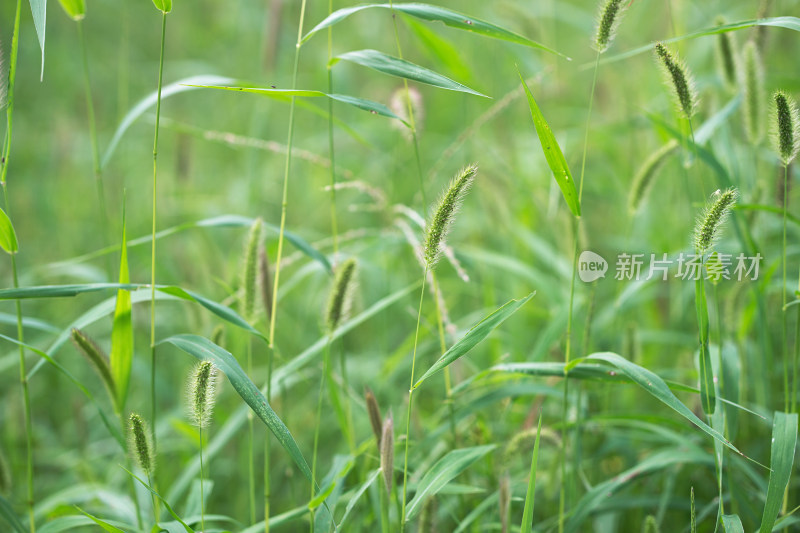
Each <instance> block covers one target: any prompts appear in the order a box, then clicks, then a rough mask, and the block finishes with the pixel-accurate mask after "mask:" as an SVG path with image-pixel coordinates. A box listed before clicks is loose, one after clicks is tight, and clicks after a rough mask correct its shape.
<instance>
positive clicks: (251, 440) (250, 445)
mask: <svg viewBox="0 0 800 533" xmlns="http://www.w3.org/2000/svg"><path fill="white" fill-rule="evenodd" d="M247 375H249V376H252V375H253V344H252V342H251V340H250V335H247ZM247 456H248V458H249V461H248V463H249V465H248V468H247V470H248V477H247V487H248V489H249V490H248V492H249V493H250V498H249V500H250V523H251V524H254V523H255V521H256V471H255V461H256V454H255V434H254V427H253V413H252V411H248V412H247Z"/></svg>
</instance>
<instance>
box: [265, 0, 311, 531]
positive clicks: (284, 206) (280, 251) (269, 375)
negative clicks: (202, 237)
mask: <svg viewBox="0 0 800 533" xmlns="http://www.w3.org/2000/svg"><path fill="white" fill-rule="evenodd" d="M305 15H306V0H302V2H301V4H300V21H299V23H298V25H297V44H296V47H295V51H294V69H293V72H292V89H296V88H297V70H298V66H299V64H300V47H301V46H302V40H303V20H304V19H305ZM294 111H295V97H294V96H292V100H291V104H290V105H289V132H288V133H287V141H286V165H285V167H284V174H283V195H282V200H281V224H280V230H279V233H278V253H277V256H276V259H275V280H274V282H273V290H272V305H271V306H270V307H271V308H270V311H271V312H270V319H269V354H268V356H267V357H268V360H267V401H269V400H270V398H271V396H272V361H273V359H274V355H275V324H276V318H277V316H278V288H279V287H280V277H281V259H282V257H283V238H284V233H285V231H286V209H287V207H288V205H289V174H290V173H291V168H292V144H293V139H294ZM269 456H270V437H269V435H267V438H266V439H265V442H264V531H265V533H269V504H270V475H269V468H270V466H269V465H270V460H269V459H270V458H269ZM311 486H312V490H313V486H314V480H313V478H312V481H311Z"/></svg>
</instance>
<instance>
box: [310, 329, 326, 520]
mask: <svg viewBox="0 0 800 533" xmlns="http://www.w3.org/2000/svg"><path fill="white" fill-rule="evenodd" d="M330 359H331V336H330V335H328V340H327V342H326V343H325V352H324V353H323V356H322V374H321V375H320V377H319V395H318V397H317V415H316V419H315V423H314V451H313V452H312V455H311V479H317V454H318V451H319V428H320V425H321V424H322V397H323V396H324V394H325V379H326V377H327V375H328V371H329V369H330ZM315 489H316V487H315V486H314V483H311V497H310V499H311V500H313V499H314V496H316V490H315ZM314 514H315V513H314V510H313V509H312V510H311V520H310V521H309V526H310V528H311V529H310V531H311V532H312V533H313V531H314Z"/></svg>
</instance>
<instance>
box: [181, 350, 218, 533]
mask: <svg viewBox="0 0 800 533" xmlns="http://www.w3.org/2000/svg"><path fill="white" fill-rule="evenodd" d="M216 382H217V368H216V367H215V366H214V363H212V362H211V361H201V362H200V363H198V364H197V365H196V366H195V368H194V370H193V371H192V373H191V375H190V377H189V385H188V387H187V396H188V401H189V416H190V418H191V420H192V424H194V425H195V426H196V427H197V430H198V432H199V440H200V527H201V529H202V530H203V531H205V530H206V521H205V516H206V515H205V511H206V506H205V498H204V493H203V480H204V477H205V470H204V468H203V429H204V428H207V427H208V426H209V424H210V423H211V415H212V413H213V411H214V403H215V402H216V387H217V383H216Z"/></svg>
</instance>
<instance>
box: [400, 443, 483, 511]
mask: <svg viewBox="0 0 800 533" xmlns="http://www.w3.org/2000/svg"><path fill="white" fill-rule="evenodd" d="M496 447H497V446H496V445H494V444H489V445H486V446H475V447H473V448H461V449H458V450H453V451H451V452H449V453H448V454H447V455H445V456H444V457H442V458H441V459H439V460H438V461H436V464H434V465H433V466H432V467H431V468H430V470H428V471H427V472H425V475H424V476H422V479H421V480H420V481H419V483H418V484H417V492H416V494H414V499H413V500H411V502H410V503H409V504H408V509H407V510H406V516H405V520H406V521H409V520H411V519H412V518H414V517H415V516H416V515H417V514H418V513H419V512H420V511H421V510H422V504H423V503H425V500H426V499H427V498H428V497H430V496H433V495H434V494H436V493H437V492H439V491H440V490H442V488H443V487H444V486H445V485H447V484H448V483H450V481H451V480H453V479H454V478H455V477H456V476H457V475H459V474H460V473H461V472H463V471H464V470H466V469H467V468H468V467H469V466H470V465H471V464H472V463H474V462H475V461H477V460H478V459H480V458H481V457H483V456H484V455H486V454H487V453H489V452H490V451H492V450H494V449H495V448H496Z"/></svg>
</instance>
